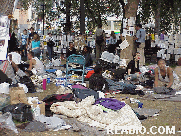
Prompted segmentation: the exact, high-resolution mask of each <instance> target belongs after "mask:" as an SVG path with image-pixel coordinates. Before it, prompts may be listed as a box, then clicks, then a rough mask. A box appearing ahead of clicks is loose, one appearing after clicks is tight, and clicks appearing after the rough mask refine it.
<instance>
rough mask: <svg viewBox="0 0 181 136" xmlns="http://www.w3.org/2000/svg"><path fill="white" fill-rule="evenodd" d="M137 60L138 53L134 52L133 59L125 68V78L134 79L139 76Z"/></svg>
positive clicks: (138, 57)
mask: <svg viewBox="0 0 181 136" xmlns="http://www.w3.org/2000/svg"><path fill="white" fill-rule="evenodd" d="M139 60H140V53H139V52H136V55H135V56H134V59H133V60H131V61H130V62H129V63H128V66H127V68H126V72H127V75H126V76H125V79H126V80H135V79H137V78H138V77H139V72H140V70H139Z"/></svg>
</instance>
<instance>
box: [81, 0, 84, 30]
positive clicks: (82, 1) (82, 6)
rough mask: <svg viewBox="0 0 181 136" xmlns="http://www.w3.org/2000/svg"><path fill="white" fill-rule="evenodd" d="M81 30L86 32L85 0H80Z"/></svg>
mask: <svg viewBox="0 0 181 136" xmlns="http://www.w3.org/2000/svg"><path fill="white" fill-rule="evenodd" d="M80 32H81V33H82V34H84V33H85V10H84V0H80Z"/></svg>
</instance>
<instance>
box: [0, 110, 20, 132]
mask: <svg viewBox="0 0 181 136" xmlns="http://www.w3.org/2000/svg"><path fill="white" fill-rule="evenodd" d="M0 123H1V128H7V129H10V130H13V131H14V132H15V133H18V130H17V128H16V126H15V124H14V122H13V120H12V115H11V113H10V112H7V113H5V114H3V115H2V116H0Z"/></svg>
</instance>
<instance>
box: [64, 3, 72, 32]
mask: <svg viewBox="0 0 181 136" xmlns="http://www.w3.org/2000/svg"><path fill="white" fill-rule="evenodd" d="M65 4H66V24H65V32H66V33H67V32H70V28H71V22H70V6H71V2H70V0H67V1H66V3H65Z"/></svg>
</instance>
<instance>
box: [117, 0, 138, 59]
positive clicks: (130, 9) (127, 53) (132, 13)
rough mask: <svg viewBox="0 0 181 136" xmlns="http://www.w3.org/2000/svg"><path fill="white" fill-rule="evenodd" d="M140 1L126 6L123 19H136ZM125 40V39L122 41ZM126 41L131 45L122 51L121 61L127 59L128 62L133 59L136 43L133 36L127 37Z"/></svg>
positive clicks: (131, 1)
mask: <svg viewBox="0 0 181 136" xmlns="http://www.w3.org/2000/svg"><path fill="white" fill-rule="evenodd" d="M138 4H139V0H128V3H127V5H125V7H124V9H125V16H124V15H123V17H125V18H127V19H129V18H130V17H136V13H137V9H138ZM122 40H124V38H123V39H122ZM126 40H127V41H128V43H129V46H128V47H127V48H126V49H124V50H122V51H121V53H120V59H127V62H129V61H131V60H132V59H133V50H134V42H133V36H126Z"/></svg>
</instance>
